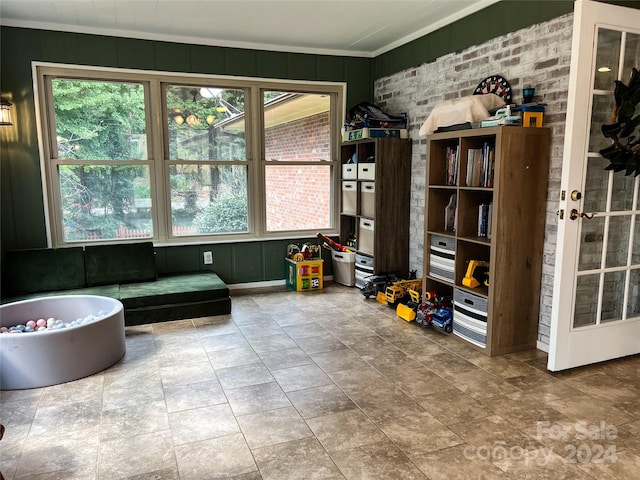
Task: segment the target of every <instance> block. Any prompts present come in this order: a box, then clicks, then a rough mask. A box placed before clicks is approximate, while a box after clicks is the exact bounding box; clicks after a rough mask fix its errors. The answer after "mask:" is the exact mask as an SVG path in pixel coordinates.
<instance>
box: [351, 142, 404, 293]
mask: <svg viewBox="0 0 640 480" xmlns="http://www.w3.org/2000/svg"><path fill="white" fill-rule="evenodd" d="M354 159H355V160H356V162H353V160H354ZM341 164H342V182H341V183H342V197H341V198H342V202H341V210H340V211H341V213H340V243H342V244H343V245H346V244H347V243H348V240H349V238H350V236H351V235H352V234H355V236H356V285H357V286H362V285H361V283H362V278H363V276H362V274H361V275H359V273H361V272H365V273H366V274H367V275H370V274H380V273H391V272H393V273H396V274H398V275H401V276H406V275H407V274H408V269H409V214H410V203H409V202H410V196H411V194H410V190H411V140H410V139H400V138H388V137H384V138H369V139H363V140H354V141H349V142H344V143H343V144H342V146H341ZM360 268H362V269H363V270H360Z"/></svg>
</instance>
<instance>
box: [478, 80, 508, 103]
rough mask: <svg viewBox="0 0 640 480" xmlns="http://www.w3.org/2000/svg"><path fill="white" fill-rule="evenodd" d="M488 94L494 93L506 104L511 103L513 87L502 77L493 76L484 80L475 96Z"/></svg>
mask: <svg viewBox="0 0 640 480" xmlns="http://www.w3.org/2000/svg"><path fill="white" fill-rule="evenodd" d="M486 93H494V94H496V95H498V96H499V97H501V98H502V99H503V100H504V103H505V104H507V105H509V104H510V103H511V85H509V82H507V81H506V80H505V79H504V78H502V77H501V76H500V75H491V76H490V77H487V78H485V79H484V80H482V81H481V82H480V83H479V84H478V86H477V87H476V89H475V91H474V92H473V94H474V95H484V94H486Z"/></svg>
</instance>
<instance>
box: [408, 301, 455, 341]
mask: <svg viewBox="0 0 640 480" xmlns="http://www.w3.org/2000/svg"><path fill="white" fill-rule="evenodd" d="M451 308H452V306H451V297H450V296H444V297H442V296H441V297H438V296H435V295H430V296H429V297H428V298H426V299H425V301H424V302H422V303H421V304H420V305H419V306H418V309H417V310H416V322H417V323H419V324H420V325H423V326H425V327H428V326H432V327H434V328H437V329H438V330H443V331H445V332H447V333H451V332H452V331H453V313H452V312H451Z"/></svg>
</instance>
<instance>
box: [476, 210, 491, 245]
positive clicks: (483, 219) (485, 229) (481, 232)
mask: <svg viewBox="0 0 640 480" xmlns="http://www.w3.org/2000/svg"><path fill="white" fill-rule="evenodd" d="M492 216H493V202H489V203H483V204H481V205H479V206H478V236H479V237H486V238H491V219H492Z"/></svg>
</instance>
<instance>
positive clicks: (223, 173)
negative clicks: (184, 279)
mask: <svg viewBox="0 0 640 480" xmlns="http://www.w3.org/2000/svg"><path fill="white" fill-rule="evenodd" d="M36 71H37V81H38V92H40V94H39V95H38V96H37V103H38V106H39V112H40V115H41V125H42V128H41V135H42V145H43V146H44V148H43V152H42V154H43V157H44V161H43V165H44V171H43V175H44V176H45V178H46V185H47V204H48V210H49V216H48V218H49V230H50V232H51V243H52V244H53V245H55V246H59V245H66V244H74V243H87V242H102V243H105V242H113V241H123V240H128V239H144V238H146V239H152V240H154V241H157V242H168V243H171V242H174V243H184V242H193V241H216V240H220V241H228V240H230V239H243V238H244V239H256V238H276V237H280V238H282V237H285V236H286V237H291V236H308V235H310V234H315V233H316V232H317V231H319V230H322V231H323V232H329V233H331V232H335V231H336V226H335V218H336V208H337V206H336V205H335V202H334V201H333V198H334V190H335V185H336V183H337V177H336V175H337V161H336V157H337V152H338V146H339V138H338V136H339V125H340V121H341V119H342V108H341V107H342V105H343V103H342V102H343V100H342V99H343V93H344V92H343V90H344V86H343V85H342V84H332V83H324V82H323V83H319V82H318V83H315V82H305V83H303V84H295V83H291V82H282V81H276V80H263V79H255V80H246V79H235V78H223V77H210V76H207V77H203V76H193V75H182V74H180V75H178V74H160V73H154V72H138V71H131V70H123V71H120V70H116V69H100V70H96V69H88V68H84V67H68V66H53V65H50V64H47V65H38V66H37V68H36Z"/></svg>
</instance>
